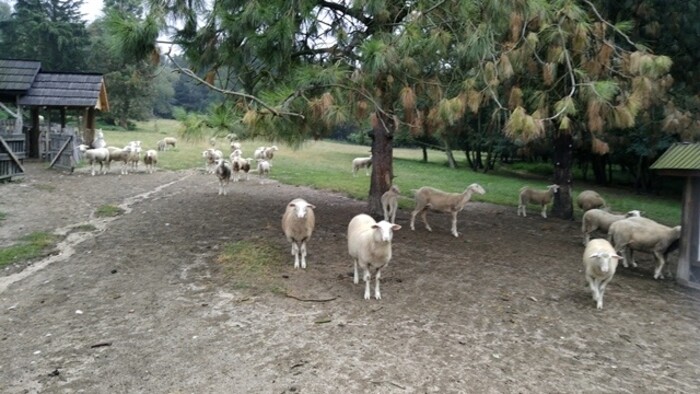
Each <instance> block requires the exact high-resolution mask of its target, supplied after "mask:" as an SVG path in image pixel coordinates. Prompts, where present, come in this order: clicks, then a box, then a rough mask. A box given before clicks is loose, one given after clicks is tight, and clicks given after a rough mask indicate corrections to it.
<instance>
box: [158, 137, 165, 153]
mask: <svg viewBox="0 0 700 394" xmlns="http://www.w3.org/2000/svg"><path fill="white" fill-rule="evenodd" d="M156 149H158V151H160V152H163V151H165V141H163V140H158V142H156Z"/></svg>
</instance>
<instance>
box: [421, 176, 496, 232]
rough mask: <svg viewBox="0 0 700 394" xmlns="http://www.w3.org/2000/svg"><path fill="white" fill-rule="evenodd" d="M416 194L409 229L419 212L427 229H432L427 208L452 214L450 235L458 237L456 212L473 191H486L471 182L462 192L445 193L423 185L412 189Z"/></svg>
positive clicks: (460, 209)
mask: <svg viewBox="0 0 700 394" xmlns="http://www.w3.org/2000/svg"><path fill="white" fill-rule="evenodd" d="M413 192H414V193H415V196H416V207H415V209H413V212H411V230H415V225H414V224H415V221H416V215H417V214H418V212H420V213H421V217H422V218H423V223H425V228H426V229H427V230H428V231H433V229H432V228H430V224H428V220H427V218H426V213H427V212H428V209H432V210H434V211H438V212H450V213H451V214H452V235H454V236H455V237H459V234H458V233H457V214H458V213H459V212H460V211H462V210H463V209H464V206H465V205H467V202H469V199H470V198H471V197H472V194H473V193H477V194H482V195H483V194H484V193H486V191H485V190H484V188H483V187H481V185H479V184H478V183H472V184H471V185H469V186H467V188H466V189H465V190H464V192H462V193H446V192H443V191H442V190H438V189H435V188H432V187H429V186H423V187H421V188H420V189H418V190H413Z"/></svg>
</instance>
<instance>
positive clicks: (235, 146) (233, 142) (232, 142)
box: [231, 141, 242, 152]
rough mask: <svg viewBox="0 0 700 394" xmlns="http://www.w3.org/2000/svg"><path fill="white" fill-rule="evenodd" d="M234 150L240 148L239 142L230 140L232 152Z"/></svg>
mask: <svg viewBox="0 0 700 394" xmlns="http://www.w3.org/2000/svg"><path fill="white" fill-rule="evenodd" d="M235 150H242V149H241V143H240V142H238V141H231V151H232V152H233V151H235Z"/></svg>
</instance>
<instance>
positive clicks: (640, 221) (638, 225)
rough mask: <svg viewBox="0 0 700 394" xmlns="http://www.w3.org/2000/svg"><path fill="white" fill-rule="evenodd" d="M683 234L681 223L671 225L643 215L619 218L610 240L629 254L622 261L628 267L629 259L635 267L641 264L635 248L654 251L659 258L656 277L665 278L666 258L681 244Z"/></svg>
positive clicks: (618, 248)
mask: <svg viewBox="0 0 700 394" xmlns="http://www.w3.org/2000/svg"><path fill="white" fill-rule="evenodd" d="M680 237H681V226H675V227H668V226H664V225H663V224H660V223H657V222H655V221H653V220H651V219H647V218H642V217H631V218H627V219H624V220H620V221H617V222H615V223H613V224H612V225H610V229H609V230H608V241H610V242H611V243H612V244H613V245H614V246H615V250H616V251H618V252H620V251H622V255H623V257H624V258H625V259H624V260H623V262H622V263H623V265H624V266H625V267H627V266H628V263H631V264H632V266H633V267H636V266H637V263H636V262H635V261H634V257H633V252H634V251H635V250H637V251H640V252H647V253H651V254H653V255H654V260H656V262H657V266H656V269H655V270H654V279H659V278H661V279H663V278H664V275H663V273H662V272H661V271H662V269H663V267H664V264H666V258H667V257H668V254H669V253H671V252H673V251H674V250H676V249H677V248H678V244H679V240H680Z"/></svg>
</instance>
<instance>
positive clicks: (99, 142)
mask: <svg viewBox="0 0 700 394" xmlns="http://www.w3.org/2000/svg"><path fill="white" fill-rule="evenodd" d="M91 146H92V148H93V149H99V148H106V147H107V142H106V141H105V135H104V133H103V132H102V129H97V131H95V140H94V141H92V144H91Z"/></svg>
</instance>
